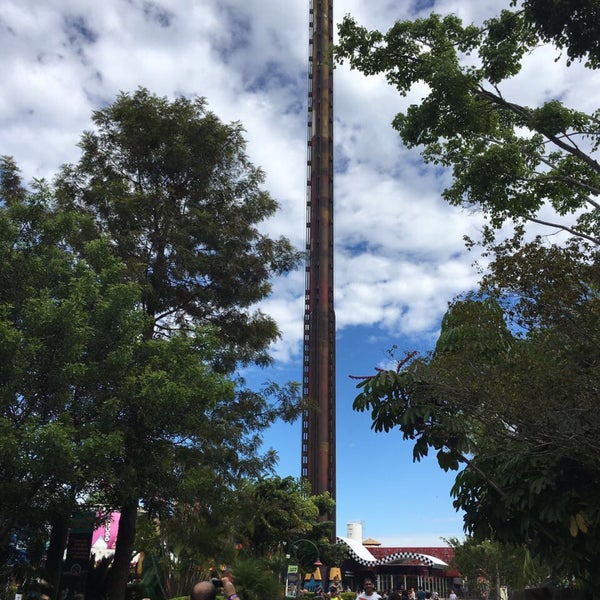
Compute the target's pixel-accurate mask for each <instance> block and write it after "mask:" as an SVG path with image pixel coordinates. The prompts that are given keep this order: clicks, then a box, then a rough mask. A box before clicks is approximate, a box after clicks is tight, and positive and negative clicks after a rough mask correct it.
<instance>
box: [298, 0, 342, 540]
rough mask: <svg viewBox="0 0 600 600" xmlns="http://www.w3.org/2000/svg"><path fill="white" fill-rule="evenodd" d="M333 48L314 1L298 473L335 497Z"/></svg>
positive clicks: (325, 13)
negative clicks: (303, 405)
mask: <svg viewBox="0 0 600 600" xmlns="http://www.w3.org/2000/svg"><path fill="white" fill-rule="evenodd" d="M332 43H333V0H310V6H309V57H308V59H309V74H308V140H307V141H308V151H307V167H308V168H307V188H308V189H307V201H306V249H307V252H308V258H307V263H306V283H305V286H306V287H305V300H304V352H303V378H302V382H303V383H302V386H303V395H304V398H305V400H307V401H308V407H307V408H306V409H305V410H304V412H303V414H302V469H301V475H302V477H303V478H304V479H307V480H308V481H309V482H310V484H311V486H312V492H313V494H323V493H325V492H329V494H330V495H331V497H332V498H333V499H335V497H336V493H335V313H334V304H333V65H332V62H331V56H330V54H331V46H332ZM328 520H331V521H333V523H334V528H333V532H332V537H333V538H335V511H334V513H333V514H331V515H328Z"/></svg>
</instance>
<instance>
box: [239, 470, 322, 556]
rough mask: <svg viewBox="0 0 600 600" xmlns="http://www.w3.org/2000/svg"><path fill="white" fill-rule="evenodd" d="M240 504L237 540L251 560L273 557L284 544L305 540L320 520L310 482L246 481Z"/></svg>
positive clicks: (278, 478) (294, 480) (288, 480)
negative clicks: (295, 540)
mask: <svg viewBox="0 0 600 600" xmlns="http://www.w3.org/2000/svg"><path fill="white" fill-rule="evenodd" d="M237 503H238V507H239V508H240V509H241V518H240V520H239V526H238V529H237V538H238V539H239V541H240V542H241V543H242V545H243V546H244V548H246V549H247V550H246V552H247V554H248V555H249V556H271V555H273V554H275V553H276V552H277V551H278V550H280V549H281V548H280V546H281V542H282V541H284V540H289V539H295V538H301V537H305V536H306V535H307V534H308V533H310V532H311V531H312V529H313V528H314V527H315V525H316V523H317V519H318V516H319V508H318V506H317V505H316V504H315V499H314V497H312V496H310V495H309V493H308V489H307V484H306V482H305V481H302V480H297V479H294V478H292V477H285V478H281V477H269V478H265V479H260V480H258V481H252V480H246V481H244V482H242V486H241V487H240V490H239V492H238V494H237Z"/></svg>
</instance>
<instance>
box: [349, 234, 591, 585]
mask: <svg viewBox="0 0 600 600" xmlns="http://www.w3.org/2000/svg"><path fill="white" fill-rule="evenodd" d="M577 247H578V244H576V245H575V246H569V247H566V248H558V247H551V248H544V247H543V246H541V245H540V244H539V242H536V243H531V244H528V245H526V246H524V247H523V248H521V249H520V250H519V251H518V252H517V253H514V252H513V250H512V248H511V250H510V252H509V255H507V256H502V255H501V254H498V258H497V261H496V262H494V263H493V265H492V271H491V273H490V275H489V276H488V277H486V278H485V280H484V284H485V285H484V287H483V288H482V296H483V297H477V296H471V297H467V298H465V299H462V300H459V301H456V302H455V303H453V305H452V306H451V307H450V309H449V311H448V312H447V314H446V315H445V316H444V319H443V321H442V330H441V333H440V336H439V339H438V343H437V345H436V349H435V351H434V352H433V353H431V354H429V355H426V356H414V355H413V356H410V357H409V358H408V359H407V360H405V361H401V362H400V363H399V367H398V370H396V371H393V370H392V371H389V370H385V371H381V372H379V373H377V374H376V375H375V376H373V377H370V378H367V379H364V380H362V381H361V382H360V383H359V386H360V388H361V391H360V394H359V395H358V396H357V398H356V399H355V403H354V407H355V409H357V410H370V411H371V415H372V418H373V427H374V428H375V429H376V430H379V431H390V430H392V429H393V428H396V427H398V428H399V430H400V431H401V432H402V434H403V437H404V439H407V440H412V441H413V443H414V450H413V456H414V458H415V459H416V460H419V459H420V458H421V457H423V456H425V455H427V454H428V452H429V451H430V450H431V449H433V450H434V451H436V453H437V459H438V462H439V464H440V466H441V467H442V468H444V469H446V470H448V469H456V470H457V469H459V468H462V470H461V471H460V472H459V473H458V475H457V479H456V482H455V485H454V487H453V490H452V493H453V495H454V497H455V502H454V504H455V506H456V507H457V508H458V509H462V510H463V511H464V513H465V515H464V522H465V528H466V530H467V532H469V533H470V534H471V535H472V536H473V538H474V539H475V541H477V542H480V541H484V540H487V539H494V540H497V541H498V542H502V543H506V544H512V545H514V546H520V545H522V544H525V545H526V546H527V547H528V548H529V550H530V551H531V552H532V554H533V555H534V556H538V557H540V558H541V559H542V560H543V561H544V562H545V563H546V564H548V566H549V575H550V576H552V577H553V578H554V579H557V580H559V579H561V578H566V579H571V578H572V577H575V578H576V579H577V580H578V581H580V582H581V583H582V584H583V585H585V586H587V587H589V588H591V589H593V590H597V589H598V585H599V581H598V579H597V575H596V569H595V566H594V561H595V556H596V554H597V552H598V550H599V548H598V547H597V539H598V528H599V526H600V515H599V512H598V509H597V506H598V502H599V501H600V497H599V496H598V493H597V489H598V487H597V483H598V481H599V480H600V465H599V464H598V452H597V450H598V449H597V439H596V438H597V433H598V431H599V430H600V421H599V418H598V415H597V410H596V399H597V393H596V390H597V389H598V384H599V383H600V382H599V381H598V373H597V368H596V367H597V363H598V343H599V342H600V339H599V338H598V333H599V332H600V329H599V328H598V318H599V317H600V303H599V298H598V294H597V292H596V291H595V290H597V289H598V281H597V277H598V275H597V272H598V270H597V266H596V265H597V263H589V262H585V261H583V260H582V259H581V254H579V251H578V249H577ZM492 284H493V286H492ZM492 294H494V296H492ZM463 467H464V468H463Z"/></svg>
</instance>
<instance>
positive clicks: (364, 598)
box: [356, 577, 381, 600]
mask: <svg viewBox="0 0 600 600" xmlns="http://www.w3.org/2000/svg"><path fill="white" fill-rule="evenodd" d="M363 590H364V591H362V592H361V593H360V594H358V596H356V600H381V596H380V595H379V594H378V593H377V592H376V591H375V584H374V583H373V580H372V579H371V578H370V577H367V578H366V579H365V580H364V582H363Z"/></svg>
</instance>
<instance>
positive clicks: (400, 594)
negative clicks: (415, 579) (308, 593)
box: [190, 577, 458, 600]
mask: <svg viewBox="0 0 600 600" xmlns="http://www.w3.org/2000/svg"><path fill="white" fill-rule="evenodd" d="M221 585H222V588H223V595H224V596H225V597H226V598H227V600H240V599H239V596H238V594H237V592H236V591H235V586H234V585H233V581H232V580H231V578H230V577H223V578H222V579H221ZM341 591H342V590H341V586H340V585H339V584H338V583H337V582H335V583H333V584H332V585H331V586H330V587H329V590H327V591H325V590H324V589H323V588H322V587H321V586H318V587H317V589H316V591H315V598H317V597H318V598H322V599H323V600H325V599H329V600H333V599H337V600H341V597H342V596H341ZM216 597H217V586H215V585H214V583H213V582H211V581H200V582H198V583H197V584H196V585H194V587H193V588H192V593H191V594H190V600H215V598H216ZM356 600H439V594H438V593H437V592H436V591H429V590H424V589H423V588H422V587H419V588H418V589H417V590H415V588H412V587H411V588H410V589H405V588H400V589H398V590H393V591H390V590H386V591H384V592H383V594H379V593H378V592H377V591H376V590H375V582H374V581H373V580H372V579H370V578H366V579H365V580H364V582H363V591H362V592H359V593H358V595H357V596H356ZM449 600H458V598H457V596H456V593H455V592H454V591H452V592H451V593H450V596H449Z"/></svg>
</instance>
